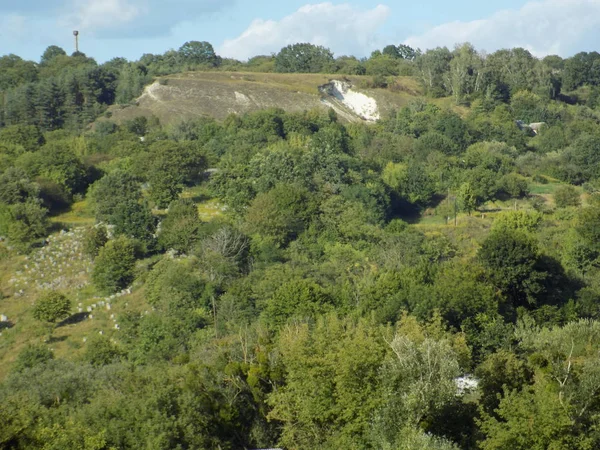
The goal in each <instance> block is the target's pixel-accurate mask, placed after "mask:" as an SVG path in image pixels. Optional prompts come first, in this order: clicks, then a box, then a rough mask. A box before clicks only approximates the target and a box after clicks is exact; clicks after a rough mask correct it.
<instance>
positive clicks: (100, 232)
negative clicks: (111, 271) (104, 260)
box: [83, 226, 108, 258]
mask: <svg viewBox="0 0 600 450" xmlns="http://www.w3.org/2000/svg"><path fill="white" fill-rule="evenodd" d="M107 242H108V234H107V232H106V227H104V226H95V227H90V228H88V229H87V230H86V232H85V235H84V238H83V252H84V253H85V254H86V255H88V256H90V257H92V258H95V257H96V256H98V252H99V251H100V249H101V248H102V247H104V245H105V244H106V243H107Z"/></svg>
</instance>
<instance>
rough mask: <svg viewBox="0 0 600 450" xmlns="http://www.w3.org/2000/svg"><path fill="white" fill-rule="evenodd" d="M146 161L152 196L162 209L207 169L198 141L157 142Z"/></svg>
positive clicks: (146, 156)
mask: <svg viewBox="0 0 600 450" xmlns="http://www.w3.org/2000/svg"><path fill="white" fill-rule="evenodd" d="M141 158H143V159H144V160H147V167H148V170H147V174H146V175H147V178H148V181H149V182H150V197H151V198H152V200H154V202H155V203H156V205H157V206H158V207H159V208H166V207H167V206H168V205H169V203H171V202H172V201H173V200H176V199H177V198H178V196H179V193H180V192H181V191H182V190H183V187H184V186H185V185H187V184H190V183H192V182H194V181H198V180H199V179H200V174H201V173H202V172H203V171H204V169H205V168H206V158H205V156H204V154H203V152H202V150H201V148H200V147H199V146H198V145H196V143H192V142H186V143H179V144H178V143H175V142H170V141H157V142H155V143H153V144H152V145H151V146H150V153H149V154H148V155H143V156H140V159H141Z"/></svg>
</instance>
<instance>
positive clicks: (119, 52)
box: [0, 0, 600, 62]
mask: <svg viewBox="0 0 600 450" xmlns="http://www.w3.org/2000/svg"><path fill="white" fill-rule="evenodd" d="M73 30H78V31H79V47H80V50H81V51H83V52H84V53H86V54H87V55H88V56H91V57H94V58H95V59H96V60H97V61H99V62H104V61H107V60H109V59H111V58H113V57H117V56H120V57H125V58H127V59H129V60H136V59H138V58H139V57H140V56H142V55H143V54H144V53H164V52H165V51H167V50H170V49H178V48H179V47H180V46H181V45H182V44H183V43H185V42H187V41H193V40H195V41H208V42H210V43H212V44H213V46H214V47H215V50H216V52H217V54H219V55H221V56H224V57H232V58H236V59H240V60H246V59H248V58H249V57H251V56H255V55H261V54H262V55H265V54H266V55H268V54H271V53H274V52H275V53H276V52H277V51H279V50H280V49H281V48H282V47H284V46H286V45H288V44H293V43H297V42H311V43H313V44H317V45H323V46H325V47H328V48H330V49H331V50H332V51H333V52H334V54H335V55H336V56H341V55H354V56H357V57H363V56H368V55H369V54H370V53H371V52H372V51H373V50H375V49H378V48H379V49H380V48H382V47H384V46H385V45H387V44H400V43H405V44H408V45H410V46H412V47H414V48H421V49H423V50H425V49H428V48H434V47H437V46H447V47H449V48H452V47H453V46H454V45H455V44H457V43H462V42H471V43H472V44H473V45H475V47H476V48H477V49H480V50H485V51H487V52H488V53H490V52H493V51H495V50H497V49H500V48H512V47H524V48H526V49H528V50H529V51H531V52H532V53H533V54H534V55H536V56H539V57H542V56H545V55H548V54H558V55H560V56H563V57H567V56H571V55H573V54H575V53H577V52H579V51H592V50H596V48H594V44H595V43H597V42H600V0H529V1H527V0H502V1H492V0H488V1H481V0H478V1H473V0H453V1H448V0H418V1H414V0H413V1H392V0H388V1H383V0H382V1H381V3H377V2H372V1H364V0H355V1H329V2H319V1H315V2H312V3H311V2H307V0H303V1H302V0H301V1H296V0H279V1H267V0H253V1H247V0H0V55H5V54H9V53H14V54H17V55H19V56H21V57H22V58H25V59H30V60H35V61H38V60H39V58H40V56H41V55H42V53H43V52H44V49H45V48H46V47H48V46H49V45H58V46H60V47H62V48H64V49H65V50H66V51H67V52H68V53H71V52H73V50H74V41H73V34H72V31H73Z"/></svg>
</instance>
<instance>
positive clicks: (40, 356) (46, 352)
mask: <svg viewBox="0 0 600 450" xmlns="http://www.w3.org/2000/svg"><path fill="white" fill-rule="evenodd" d="M51 359H54V353H52V350H50V349H49V348H48V347H46V346H45V345H40V344H37V345H36V344H29V345H27V347H25V349H24V350H23V351H22V352H21V353H19V355H18V356H17V360H16V361H15V365H14V366H13V371H14V372H23V371H24V370H26V369H30V368H32V367H35V366H38V365H40V364H44V363H45V362H47V361H50V360H51Z"/></svg>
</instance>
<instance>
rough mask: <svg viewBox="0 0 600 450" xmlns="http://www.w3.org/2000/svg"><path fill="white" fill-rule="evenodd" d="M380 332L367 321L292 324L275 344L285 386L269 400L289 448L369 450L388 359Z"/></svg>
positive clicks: (325, 320) (320, 320) (332, 317)
mask: <svg viewBox="0 0 600 450" xmlns="http://www.w3.org/2000/svg"><path fill="white" fill-rule="evenodd" d="M382 337H383V336H382V330H381V329H380V328H379V327H377V326H376V325H375V324H373V323H372V322H369V321H367V320H360V321H358V322H357V321H353V320H351V319H342V318H339V317H337V316H336V315H334V314H331V315H328V316H325V317H320V318H318V319H317V321H316V323H315V325H314V326H312V327H311V326H309V325H308V324H307V323H305V322H301V323H292V324H290V325H288V326H286V327H284V328H283V329H282V330H281V333H280V335H279V339H278V342H277V349H278V351H279V354H280V358H281V361H282V363H283V367H284V368H285V372H284V373H285V384H283V386H281V387H280V388H278V389H275V390H273V392H272V393H271V394H270V395H269V396H268V399H267V402H268V404H269V405H270V406H271V407H272V409H271V410H270V412H269V415H268V417H269V418H270V419H273V420H277V421H279V422H280V423H282V433H281V441H280V443H281V445H282V446H284V447H286V448H369V447H371V446H370V445H368V443H369V437H370V434H371V428H372V416H373V413H374V412H375V410H376V408H377V406H378V404H379V403H380V402H379V398H378V393H377V384H378V373H379V368H380V366H381V363H382V360H383V358H384V355H385V347H384V340H383V339H382Z"/></svg>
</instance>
